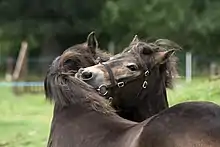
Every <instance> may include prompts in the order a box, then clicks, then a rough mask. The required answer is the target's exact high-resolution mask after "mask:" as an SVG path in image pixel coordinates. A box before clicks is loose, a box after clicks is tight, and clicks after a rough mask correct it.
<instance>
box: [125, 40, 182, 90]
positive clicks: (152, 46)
mask: <svg viewBox="0 0 220 147" xmlns="http://www.w3.org/2000/svg"><path fill="white" fill-rule="evenodd" d="M162 42H163V44H162ZM143 48H145V49H146V50H149V52H150V51H152V52H157V51H166V50H169V49H177V50H179V49H181V47H180V46H178V45H177V44H176V43H174V42H172V41H169V40H167V39H159V40H157V41H155V42H153V43H147V42H145V41H136V42H133V43H131V44H130V45H129V46H128V47H127V48H125V50H124V51H123V52H122V53H125V52H128V51H130V50H132V52H134V55H135V54H138V55H140V54H141V52H142V50H143ZM139 58H140V57H139ZM177 61H178V58H177V57H176V56H174V55H172V56H171V57H170V58H169V59H168V60H167V61H166V62H165V63H163V64H162V66H161V68H160V72H161V74H162V76H163V77H164V79H165V86H166V87H167V88H171V89H172V88H173V81H174V79H175V78H176V77H177V76H178V75H179V74H178V71H177Z"/></svg>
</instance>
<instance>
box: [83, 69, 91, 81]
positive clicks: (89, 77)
mask: <svg viewBox="0 0 220 147" xmlns="http://www.w3.org/2000/svg"><path fill="white" fill-rule="evenodd" d="M82 78H83V79H85V80H88V79H91V78H92V73H91V72H88V71H84V72H82Z"/></svg>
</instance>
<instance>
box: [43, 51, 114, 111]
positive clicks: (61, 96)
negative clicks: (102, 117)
mask: <svg viewBox="0 0 220 147" xmlns="http://www.w3.org/2000/svg"><path fill="white" fill-rule="evenodd" d="M62 59H63V56H62V55H61V56H59V57H57V58H56V59H55V60H54V61H53V63H52V65H51V66H50V68H49V70H48V72H47V75H46V78H45V81H44V85H45V95H46V99H48V100H50V101H54V102H55V104H58V105H60V106H62V107H65V106H68V105H72V104H76V103H78V104H80V103H83V104H82V105H85V104H84V103H87V104H88V105H87V106H89V107H91V109H93V110H95V111H99V112H102V113H111V112H114V109H113V108H112V107H111V106H110V105H109V103H108V101H107V100H105V98H103V97H101V96H100V95H98V93H97V92H96V91H95V90H94V89H93V87H92V86H90V85H88V84H86V83H85V82H83V81H80V80H79V79H77V78H75V77H74V74H75V73H74V72H73V71H71V70H70V71H69V70H68V66H66V65H65V62H64V63H63V62H62V61H65V60H62Z"/></svg>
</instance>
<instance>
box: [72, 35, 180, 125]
mask: <svg viewBox="0 0 220 147" xmlns="http://www.w3.org/2000/svg"><path fill="white" fill-rule="evenodd" d="M169 49H173V50H172V51H170V52H169V51H168V52H167V50H169ZM174 49H175V50H177V49H180V47H179V46H178V45H177V44H175V43H174V42H172V41H169V40H165V39H160V40H157V41H156V42H154V43H147V42H144V41H139V39H138V38H137V36H135V38H134V39H133V41H132V42H131V43H130V45H129V46H128V47H127V48H125V50H124V51H123V52H122V53H120V54H118V55H115V56H113V57H111V58H110V60H109V61H107V62H103V63H101V64H98V65H95V66H94V67H87V68H85V69H81V70H79V72H78V74H77V75H76V76H77V77H78V78H80V79H81V80H84V81H85V82H87V83H88V84H90V85H92V86H93V87H96V88H97V89H98V90H99V91H101V92H102V93H104V95H105V94H106V95H107V96H108V97H109V96H111V97H113V100H112V105H113V107H114V108H116V110H117V113H118V114H119V115H120V116H121V117H123V118H126V119H129V120H132V121H139V122H140V121H143V120H145V119H146V118H149V117H150V116H153V115H155V114H157V113H158V112H160V111H162V110H164V109H166V108H168V101H167V93H166V87H172V83H173V79H174V77H175V75H177V70H176V59H177V58H176V57H175V56H171V57H170V55H171V54H172V53H173V52H174ZM166 52H167V53H166ZM154 53H156V54H154ZM164 53H166V54H165V56H164V60H162V61H160V63H156V62H155V61H154V58H158V57H159V56H160V54H164ZM158 62H159V61H158ZM149 69H150V72H149ZM148 72H149V73H148ZM144 74H146V76H147V80H145V78H146V77H145V76H144ZM85 75H86V76H85ZM128 81H129V82H128ZM125 83H126V84H125ZM107 90H108V93H107Z"/></svg>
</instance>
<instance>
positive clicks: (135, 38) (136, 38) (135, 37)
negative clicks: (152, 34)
mask: <svg viewBox="0 0 220 147" xmlns="http://www.w3.org/2000/svg"><path fill="white" fill-rule="evenodd" d="M138 41H139V39H138V36H137V35H135V36H134V38H133V39H132V41H131V43H130V44H133V43H135V42H138Z"/></svg>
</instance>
